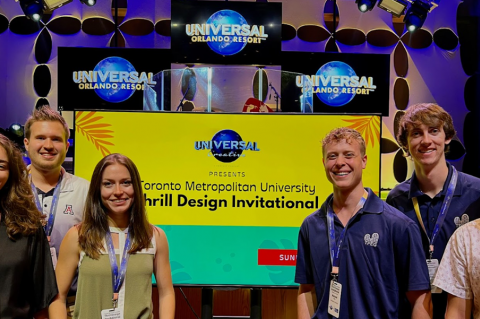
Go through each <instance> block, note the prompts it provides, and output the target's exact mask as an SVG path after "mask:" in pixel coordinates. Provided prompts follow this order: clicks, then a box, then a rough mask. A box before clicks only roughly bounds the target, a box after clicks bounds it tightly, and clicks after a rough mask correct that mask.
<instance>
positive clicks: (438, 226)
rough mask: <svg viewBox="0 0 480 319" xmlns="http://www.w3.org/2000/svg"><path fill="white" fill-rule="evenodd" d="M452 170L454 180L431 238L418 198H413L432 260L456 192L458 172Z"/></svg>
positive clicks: (450, 184) (451, 182)
mask: <svg viewBox="0 0 480 319" xmlns="http://www.w3.org/2000/svg"><path fill="white" fill-rule="evenodd" d="M452 169H453V172H452V178H451V179H450V183H449V185H448V188H447V193H446V195H445V198H444V200H443V203H442V207H441V208H440V213H439V214H438V218H437V222H436V223H435V227H434V228H433V232H432V236H431V237H429V234H428V232H427V229H426V228H425V225H424V223H423V219H422V215H421V214H420V206H419V205H418V199H417V198H416V197H413V198H412V202H413V207H414V209H415V214H416V215H417V219H418V222H419V223H420V226H422V229H423V231H424V233H425V235H426V236H427V239H428V243H429V253H430V259H432V255H433V250H434V242H435V239H436V238H437V235H438V232H439V231H440V229H441V228H442V225H443V222H444V221H445V217H446V216H447V211H448V208H449V207H450V204H451V202H452V199H453V193H454V192H455V187H456V186H457V179H458V172H457V170H456V169H455V167H453V166H452Z"/></svg>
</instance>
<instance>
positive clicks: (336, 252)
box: [327, 191, 368, 281]
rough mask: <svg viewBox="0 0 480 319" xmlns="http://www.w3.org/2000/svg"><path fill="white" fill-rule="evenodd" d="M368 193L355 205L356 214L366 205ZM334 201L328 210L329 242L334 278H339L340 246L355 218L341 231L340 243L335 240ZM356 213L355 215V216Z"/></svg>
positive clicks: (335, 279)
mask: <svg viewBox="0 0 480 319" xmlns="http://www.w3.org/2000/svg"><path fill="white" fill-rule="evenodd" d="M367 197H368V193H367V192H366V191H365V192H364V194H363V196H362V198H360V201H359V202H358V204H357V206H356V207H355V215H356V214H357V213H358V212H359V211H360V210H361V209H362V208H363V205H365V201H366V200H367ZM332 206H333V205H332V203H330V204H329V205H328V210H327V227H328V243H329V246H330V262H331V263H332V280H334V281H337V280H338V272H339V263H340V262H339V257H340V248H341V246H342V243H343V240H344V239H345V233H346V231H347V228H348V225H350V221H351V220H352V219H353V216H352V218H350V220H349V222H348V223H347V225H346V226H345V228H344V229H343V230H342V232H341V233H340V238H339V240H338V245H337V243H336V240H335V221H334V220H335V212H334V211H333V207H332ZM355 215H354V216H355Z"/></svg>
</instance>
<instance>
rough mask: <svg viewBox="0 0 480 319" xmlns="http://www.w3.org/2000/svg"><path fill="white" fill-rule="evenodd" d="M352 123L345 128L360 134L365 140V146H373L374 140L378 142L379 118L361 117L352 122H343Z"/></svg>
mask: <svg viewBox="0 0 480 319" xmlns="http://www.w3.org/2000/svg"><path fill="white" fill-rule="evenodd" d="M343 121H344V122H348V123H352V124H350V125H348V126H347V127H349V128H352V129H355V130H357V131H358V132H360V134H362V136H363V138H364V139H365V144H367V145H369V144H370V142H371V143H372V146H375V140H380V118H379V117H378V116H361V117H358V118H355V119H352V120H343Z"/></svg>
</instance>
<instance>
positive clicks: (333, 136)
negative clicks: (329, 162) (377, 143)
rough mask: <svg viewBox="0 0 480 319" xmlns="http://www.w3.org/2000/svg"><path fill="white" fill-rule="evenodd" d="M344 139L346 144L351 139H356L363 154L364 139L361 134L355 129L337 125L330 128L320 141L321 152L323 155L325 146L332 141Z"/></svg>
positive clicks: (350, 141)
mask: <svg viewBox="0 0 480 319" xmlns="http://www.w3.org/2000/svg"><path fill="white" fill-rule="evenodd" d="M343 140H345V141H346V142H347V143H348V144H351V143H352V141H357V142H358V144H359V145H360V152H361V154H362V156H364V155H365V149H366V147H365V140H364V139H363V137H362V135H361V134H360V133H359V132H358V131H357V130H355V129H353V128H349V127H339V128H336V129H333V130H331V131H330V132H329V133H328V134H327V135H326V136H325V138H324V139H323V141H322V153H323V155H325V146H327V145H328V144H332V143H338V142H340V141H343Z"/></svg>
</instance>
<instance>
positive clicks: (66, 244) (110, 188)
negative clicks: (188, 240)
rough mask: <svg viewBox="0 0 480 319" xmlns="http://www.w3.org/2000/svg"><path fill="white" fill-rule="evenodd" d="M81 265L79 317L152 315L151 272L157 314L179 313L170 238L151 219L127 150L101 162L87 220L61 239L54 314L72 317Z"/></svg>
mask: <svg viewBox="0 0 480 319" xmlns="http://www.w3.org/2000/svg"><path fill="white" fill-rule="evenodd" d="M77 266H78V271H79V275H78V288H77V298H76V304H75V311H74V315H73V317H74V318H79V319H91V318H103V319H106V318H129V319H130V318H142V319H150V318H153V306H152V283H151V277H152V273H153V274H155V278H156V281H157V287H158V293H159V313H158V314H156V317H158V318H160V319H173V318H174V314H175V294H174V291H173V285H172V277H171V272H170V263H169V258H168V243H167V238H166V236H165V233H164V232H163V231H162V230H160V229H159V228H157V227H154V226H152V225H150V224H149V223H148V221H147V216H146V212H145V205H144V199H143V192H142V187H141V179H140V175H139V173H138V170H137V168H136V166H135V164H134V163H133V162H132V161H131V160H130V159H129V158H127V157H125V156H123V155H120V154H112V155H109V156H107V157H105V158H104V159H102V160H101V161H100V162H99V163H98V164H97V166H96V167H95V170H94V172H93V175H92V181H91V184H90V189H89V191H88V195H87V200H86V205H85V214H84V221H83V223H82V224H80V225H78V226H76V227H73V228H72V229H70V230H69V231H68V233H67V235H66V236H65V238H64V240H63V242H62V245H61V247H60V254H59V259H58V263H57V268H56V276H57V282H58V289H59V294H58V296H57V297H56V299H55V301H54V302H53V303H52V305H51V306H50V308H49V315H50V318H51V319H57V318H62V319H63V318H66V317H67V314H66V311H65V299H66V295H67V293H68V289H69V287H70V284H71V281H72V279H73V277H74V275H75V271H76V269H77Z"/></svg>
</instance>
